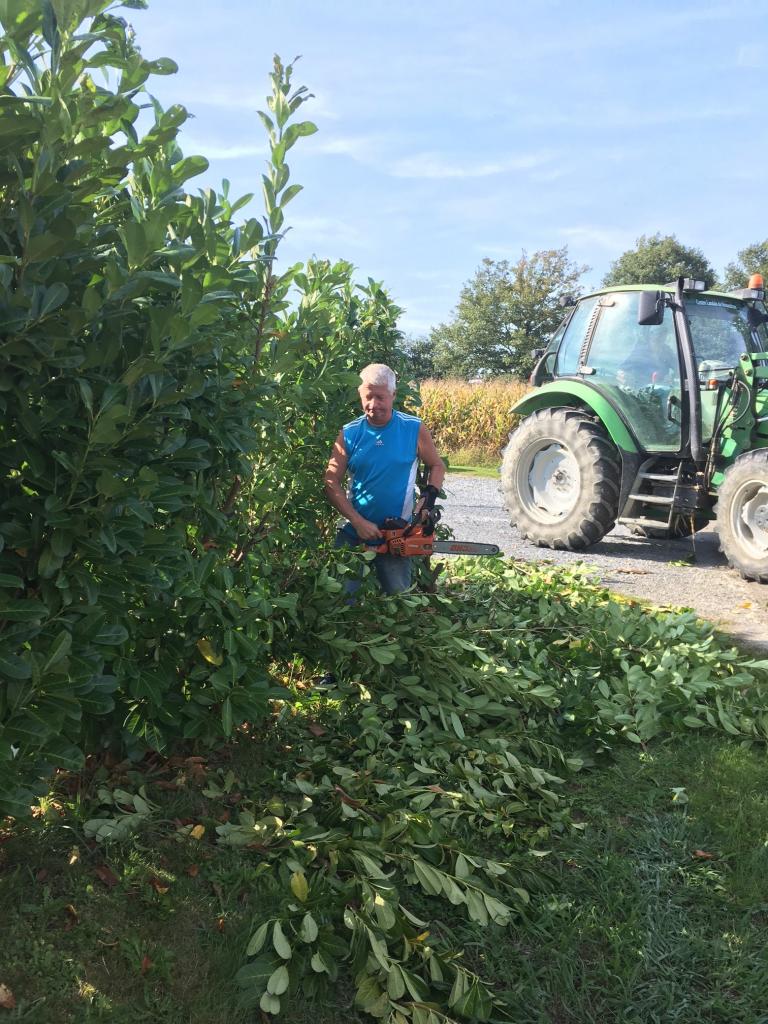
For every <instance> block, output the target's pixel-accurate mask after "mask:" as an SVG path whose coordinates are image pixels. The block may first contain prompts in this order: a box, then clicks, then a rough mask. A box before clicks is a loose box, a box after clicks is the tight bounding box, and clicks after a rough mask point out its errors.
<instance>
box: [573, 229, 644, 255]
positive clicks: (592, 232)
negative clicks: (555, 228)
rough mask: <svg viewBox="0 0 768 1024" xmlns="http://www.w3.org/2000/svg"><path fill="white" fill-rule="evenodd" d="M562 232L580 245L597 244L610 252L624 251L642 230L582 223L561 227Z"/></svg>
mask: <svg viewBox="0 0 768 1024" xmlns="http://www.w3.org/2000/svg"><path fill="white" fill-rule="evenodd" d="M561 234H563V235H565V237H566V238H567V239H569V240H571V241H573V242H576V243H577V244H578V245H595V246H598V247H599V248H600V249H606V250H608V252H622V251H623V250H624V249H628V248H630V247H631V246H632V245H633V244H634V242H635V240H636V238H637V237H638V234H642V232H635V233H633V232H631V231H622V230H621V229H620V228H606V227H602V226H601V225H599V224H580V225H577V226H574V227H570V228H561Z"/></svg>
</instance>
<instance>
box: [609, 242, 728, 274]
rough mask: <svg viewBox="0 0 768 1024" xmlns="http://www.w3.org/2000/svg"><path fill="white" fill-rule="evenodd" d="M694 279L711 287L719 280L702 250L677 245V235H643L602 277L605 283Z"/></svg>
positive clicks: (680, 244) (678, 243)
mask: <svg viewBox="0 0 768 1024" xmlns="http://www.w3.org/2000/svg"><path fill="white" fill-rule="evenodd" d="M680 276H683V277H694V278H697V279H698V280H704V281H706V282H707V284H708V285H712V284H714V282H715V281H716V279H717V275H716V274H715V271H714V270H713V269H712V266H711V264H710V263H709V261H708V260H707V258H706V257H705V255H704V253H703V252H702V251H701V249H694V248H692V247H690V246H687V245H683V244H682V243H680V242H678V240H677V238H676V237H675V235H663V236H662V235H661V233H660V232H659V233H657V234H655V235H648V236H646V235H641V236H640V237H639V238H638V239H637V242H636V243H635V248H634V249H627V251H626V252H624V253H622V254H621V256H619V258H618V259H617V260H614V262H613V263H612V264H611V268H610V270H609V271H608V273H607V274H606V275H605V277H604V278H603V284H604V285H605V286H606V287H608V286H610V285H621V284H666V283H667V282H668V281H674V280H675V279H676V278H678V277H680Z"/></svg>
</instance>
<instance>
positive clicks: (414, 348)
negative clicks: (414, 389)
mask: <svg viewBox="0 0 768 1024" xmlns="http://www.w3.org/2000/svg"><path fill="white" fill-rule="evenodd" d="M403 350H404V352H405V356H406V373H407V374H409V375H410V377H411V378H412V379H413V380H416V381H419V382H421V381H423V380H429V379H430V378H435V377H440V376H441V374H440V371H439V370H438V368H437V366H436V364H435V345H434V342H433V341H432V339H431V338H424V337H422V338H405V339H404V341H403Z"/></svg>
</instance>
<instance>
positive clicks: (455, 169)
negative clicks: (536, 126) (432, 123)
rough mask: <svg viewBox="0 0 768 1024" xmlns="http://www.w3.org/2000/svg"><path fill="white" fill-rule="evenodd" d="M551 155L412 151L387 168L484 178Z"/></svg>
mask: <svg viewBox="0 0 768 1024" xmlns="http://www.w3.org/2000/svg"><path fill="white" fill-rule="evenodd" d="M550 159H551V154H548V153H526V154H521V155H520V156H513V157H506V158H502V159H499V160H481V161H476V162H471V161H464V162H462V161H457V160H454V159H453V158H451V157H446V156H444V155H442V154H440V153H416V154H414V155H413V156H409V157H404V158H403V159H401V160H396V161H395V162H394V163H393V164H391V165H390V167H389V168H388V169H387V173H389V174H391V175H392V177H394V178H432V179H439V178H488V177H491V176H492V175H496V174H508V173H510V172H514V171H526V170H532V169H533V168H535V167H540V166H541V165H542V164H544V163H546V162H547V161H548V160H550Z"/></svg>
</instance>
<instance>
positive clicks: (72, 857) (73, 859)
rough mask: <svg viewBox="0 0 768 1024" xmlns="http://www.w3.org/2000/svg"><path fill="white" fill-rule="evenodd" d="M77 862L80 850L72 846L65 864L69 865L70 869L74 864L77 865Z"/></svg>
mask: <svg viewBox="0 0 768 1024" xmlns="http://www.w3.org/2000/svg"><path fill="white" fill-rule="evenodd" d="M79 860H80V850H79V849H78V847H77V846H73V847H72V849H71V850H70V851H69V857H68V859H67V864H69V866H70V867H72V866H73V865H74V864H77V862H78V861H79Z"/></svg>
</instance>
